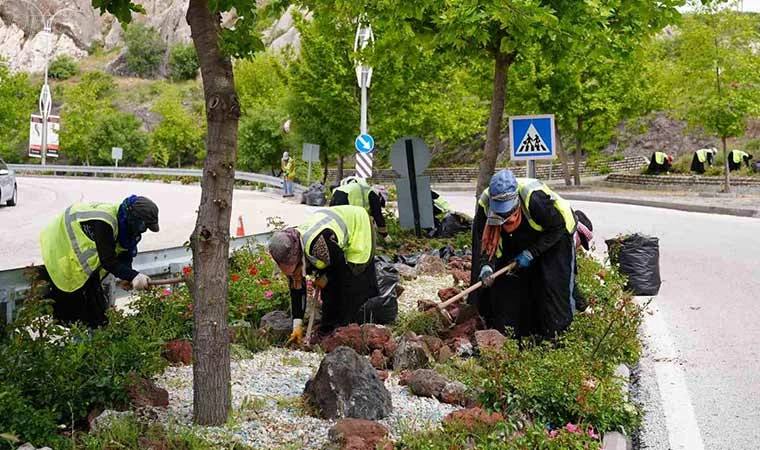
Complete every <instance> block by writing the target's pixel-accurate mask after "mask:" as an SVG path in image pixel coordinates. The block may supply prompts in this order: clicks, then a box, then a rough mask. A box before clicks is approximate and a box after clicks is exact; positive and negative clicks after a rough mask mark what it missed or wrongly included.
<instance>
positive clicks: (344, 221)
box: [298, 205, 373, 269]
mask: <svg viewBox="0 0 760 450" xmlns="http://www.w3.org/2000/svg"><path fill="white" fill-rule="evenodd" d="M327 228H329V229H330V230H332V231H333V233H335V236H337V238H338V245H339V246H340V248H341V249H342V250H343V253H344V254H345V256H346V261H348V262H350V263H352V264H366V263H367V262H369V260H370V258H371V257H372V251H373V248H372V225H371V224H370V220H369V215H368V214H367V211H365V210H364V209H363V208H361V207H359V206H351V205H341V206H333V207H332V208H329V209H320V210H317V211H315V212H314V213H313V214H312V215H310V216H309V217H308V218H307V219H306V222H304V223H302V224H301V225H299V226H298V231H299V232H300V233H301V244H302V245H303V249H304V252H305V253H306V258H307V259H308V260H309V262H311V264H312V265H313V266H314V267H316V268H317V269H324V268H325V267H327V264H326V263H325V262H324V261H321V260H319V259H318V258H316V257H315V256H313V255H311V254H310V253H309V249H310V248H311V244H312V242H313V241H314V239H315V238H316V237H317V236H318V235H319V233H321V232H322V231H323V230H325V229H327Z"/></svg>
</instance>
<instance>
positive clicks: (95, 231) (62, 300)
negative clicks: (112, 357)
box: [40, 195, 159, 328]
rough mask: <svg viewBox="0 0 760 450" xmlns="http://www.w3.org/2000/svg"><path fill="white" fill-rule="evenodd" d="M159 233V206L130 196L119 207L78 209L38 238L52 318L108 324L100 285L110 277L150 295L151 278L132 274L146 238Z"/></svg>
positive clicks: (82, 205)
mask: <svg viewBox="0 0 760 450" xmlns="http://www.w3.org/2000/svg"><path fill="white" fill-rule="evenodd" d="M147 230H151V231H153V232H158V230H159V228H158V206H156V204H155V203H153V201H151V200H150V199H148V198H146V197H138V196H136V195H132V196H130V197H128V198H126V199H124V201H123V202H121V204H111V203H74V204H73V205H71V206H69V207H68V208H66V210H65V211H64V212H63V214H61V215H59V216H58V217H56V218H55V219H54V220H53V221H52V222H50V223H49V224H48V225H47V227H45V229H44V230H43V231H42V233H41V234H40V247H41V250H42V261H43V262H44V264H45V267H44V269H43V271H42V278H43V279H46V280H48V281H50V282H51V283H50V284H51V286H50V289H51V292H50V298H52V299H53V317H54V318H56V319H58V320H60V321H61V322H62V323H65V324H69V323H73V322H77V321H78V322H82V323H84V324H86V325H87V326H89V327H92V328H95V327H98V326H101V325H104V324H106V322H107V319H106V314H105V312H106V309H107V308H108V301H107V299H106V296H105V294H104V292H103V287H102V285H101V281H102V279H103V278H104V277H105V276H106V275H107V274H109V273H111V274H113V275H114V276H115V277H116V278H118V279H120V280H122V283H121V286H122V287H125V288H128V289H132V288H133V289H137V290H140V289H146V288H147V287H148V282H149V281H150V278H149V277H148V276H147V275H145V274H142V273H139V272H137V271H136V270H134V269H133V268H132V258H134V257H135V256H136V255H137V244H138V243H139V242H140V239H141V238H142V234H143V233H144V232H145V231H147Z"/></svg>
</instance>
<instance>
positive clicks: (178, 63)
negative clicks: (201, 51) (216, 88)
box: [169, 44, 200, 81]
mask: <svg viewBox="0 0 760 450" xmlns="http://www.w3.org/2000/svg"><path fill="white" fill-rule="evenodd" d="M199 68H200V65H199V64H198V55H197V54H196V53H195V47H194V46H193V45H192V44H177V45H175V46H173V47H172V48H171V50H170V51H169V74H170V75H171V78H172V80H174V81H185V80H194V79H195V77H196V76H197V75H198V69H199Z"/></svg>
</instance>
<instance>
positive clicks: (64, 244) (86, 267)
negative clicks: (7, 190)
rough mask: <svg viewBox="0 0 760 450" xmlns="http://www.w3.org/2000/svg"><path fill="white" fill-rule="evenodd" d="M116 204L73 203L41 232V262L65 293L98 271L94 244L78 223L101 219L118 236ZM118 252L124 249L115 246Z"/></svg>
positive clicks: (81, 284)
mask: <svg viewBox="0 0 760 450" xmlns="http://www.w3.org/2000/svg"><path fill="white" fill-rule="evenodd" d="M118 208H119V206H118V205H112V204H105V203H91V204H83V203H75V204H73V205H71V206H69V207H68V208H66V210H65V211H64V213H63V214H61V215H60V216H58V217H57V218H56V219H55V220H53V221H52V222H51V223H50V224H48V226H47V227H45V229H44V230H43V231H42V233H41V235H40V244H41V249H42V260H43V263H44V264H45V267H46V269H47V271H48V273H49V274H50V278H51V279H52V281H53V283H54V284H55V285H56V287H58V288H59V289H60V290H62V291H64V292H73V291H75V290H77V289H79V288H80V287H82V286H83V285H84V284H85V282H87V279H88V278H89V277H90V276H91V275H92V274H93V273H94V272H95V271H96V270H98V269H99V268H100V258H99V257H98V250H97V247H96V245H95V242H94V241H93V240H92V239H90V238H89V237H88V236H87V235H86V234H85V232H84V230H82V226H81V225H80V224H81V222H84V221H88V220H100V221H102V222H105V223H107V224H108V225H109V226H110V227H111V229H112V230H113V237H114V239H116V237H117V235H118V229H119V226H118V220H117V218H116V214H117V211H118ZM116 250H117V252H120V251H123V249H122V248H121V247H119V246H117V249H116Z"/></svg>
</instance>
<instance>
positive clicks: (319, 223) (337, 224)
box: [269, 205, 397, 344]
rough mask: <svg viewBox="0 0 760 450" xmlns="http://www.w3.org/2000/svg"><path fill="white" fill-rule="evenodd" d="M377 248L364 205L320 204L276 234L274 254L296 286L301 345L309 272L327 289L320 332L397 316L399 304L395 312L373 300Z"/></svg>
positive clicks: (296, 334) (295, 338)
mask: <svg viewBox="0 0 760 450" xmlns="http://www.w3.org/2000/svg"><path fill="white" fill-rule="evenodd" d="M374 252H375V243H374V233H373V231H372V225H371V223H370V218H369V215H368V214H367V211H365V210H364V208H361V207H358V206H351V205H343V206H334V207H332V208H327V209H320V210H317V211H316V212H314V213H313V214H311V215H310V216H309V217H308V218H307V219H306V221H305V222H304V223H303V224H301V225H299V226H298V227H294V228H287V229H285V230H281V231H276V232H274V233H273V234H272V237H271V239H270V240H269V253H270V255H272V259H274V261H275V262H276V263H277V266H278V267H279V268H280V270H281V271H282V272H283V273H284V274H285V275H286V276H287V277H288V284H289V286H290V300H291V314H292V316H293V333H292V335H291V339H290V341H291V342H295V343H297V344H300V342H301V339H302V337H303V318H304V312H305V311H304V310H305V308H306V276H307V275H311V276H313V277H314V286H315V287H317V288H319V289H320V290H321V297H322V315H321V323H320V328H319V332H320V334H323V335H324V334H327V333H329V332H330V331H332V329H334V328H335V327H338V326H341V325H347V324H349V323H365V322H373V323H390V322H392V321H393V320H395V318H396V309H397V305H395V304H394V305H392V308H391V309H392V311H389V310H387V309H384V310H382V311H380V310H376V309H373V308H374V306H376V305H372V306H370V305H371V303H372V302H370V300H371V299H372V298H376V297H378V295H379V293H378V288H377V279H376V272H375V264H374Z"/></svg>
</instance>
